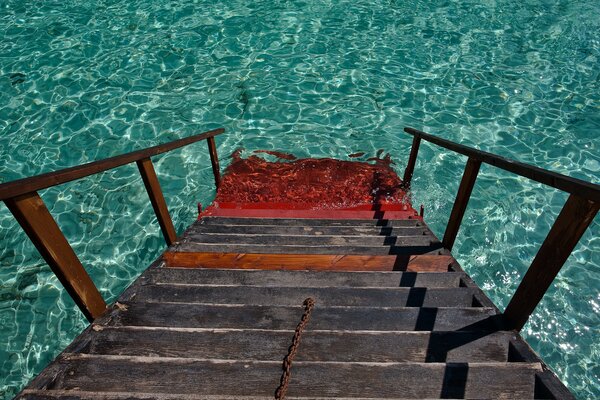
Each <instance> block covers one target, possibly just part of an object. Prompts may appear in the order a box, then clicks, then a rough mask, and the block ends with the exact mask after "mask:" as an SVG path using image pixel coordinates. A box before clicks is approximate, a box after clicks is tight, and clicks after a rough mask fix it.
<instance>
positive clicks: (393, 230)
mask: <svg viewBox="0 0 600 400" xmlns="http://www.w3.org/2000/svg"><path fill="white" fill-rule="evenodd" d="M192 229H193V230H192ZM190 230H191V231H193V232H194V233H197V234H206V233H220V234H227V235H230V234H231V235H233V234H243V235H281V236H284V235H305V236H306V235H309V236H315V235H318V236H323V235H335V236H338V235H342V236H420V235H423V234H424V233H425V234H428V233H429V230H428V229H427V228H425V227H423V226H410V227H392V226H318V225H314V226H310V225H306V226H282V225H252V224H250V225H217V224H194V225H193V228H191V229H190Z"/></svg>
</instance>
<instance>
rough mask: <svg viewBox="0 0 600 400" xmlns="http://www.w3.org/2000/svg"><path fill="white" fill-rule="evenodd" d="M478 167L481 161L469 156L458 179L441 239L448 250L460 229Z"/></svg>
mask: <svg viewBox="0 0 600 400" xmlns="http://www.w3.org/2000/svg"><path fill="white" fill-rule="evenodd" d="M479 167H481V161H479V160H476V159H473V158H469V160H468V161H467V165H466V167H465V172H464V173H463V176H462V180H461V181H460V186H459V187H458V193H457V194H456V199H455V200H454V205H453V206H452V212H451V213H450V220H449V221H448V226H446V232H444V239H443V240H442V243H443V244H444V247H445V248H446V249H448V250H452V246H454V241H455V240H456V236H457V235H458V230H459V229H460V223H461V222H462V219H463V216H464V215H465V211H466V210H467V205H468V204H469V199H470V198H471V192H472V191H473V187H474V186H475V181H476V180H477V174H478V173H479Z"/></svg>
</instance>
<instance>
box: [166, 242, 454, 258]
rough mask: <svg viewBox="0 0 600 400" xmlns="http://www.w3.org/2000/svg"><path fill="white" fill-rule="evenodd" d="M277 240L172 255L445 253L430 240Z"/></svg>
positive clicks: (196, 247) (189, 247)
mask: <svg viewBox="0 0 600 400" xmlns="http://www.w3.org/2000/svg"><path fill="white" fill-rule="evenodd" d="M279 241H281V242H284V240H274V241H271V242H270V244H265V245H257V244H221V243H185V242H184V243H178V244H175V245H173V246H171V248H170V249H171V251H178V252H192V253H207V252H209V253H210V252H212V253H252V254H329V255H342V254H343V255H421V254H431V255H437V254H441V253H442V250H443V248H442V244H441V243H440V242H436V243H433V242H432V241H431V240H430V239H427V238H425V239H424V240H414V241H413V240H410V241H403V242H401V243H397V244H396V245H395V246H352V245H348V246H344V245H331V244H323V245H300V244H298V245H288V244H279V243H278V242H279Z"/></svg>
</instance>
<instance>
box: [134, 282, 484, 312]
mask: <svg viewBox="0 0 600 400" xmlns="http://www.w3.org/2000/svg"><path fill="white" fill-rule="evenodd" d="M474 291H475V289H469V288H465V287H461V288H435V289H434V288H338V287H314V288H311V287H273V286H271V287H261V286H206V285H203V286H199V285H185V284H183V285H182V284H179V285H168V284H159V285H142V286H140V288H139V289H138V290H137V292H136V293H132V294H131V297H130V298H122V300H123V301H131V300H134V299H143V301H146V302H153V303H162V302H171V303H178V302H181V303H194V304H247V305H277V306H295V305H298V304H302V302H303V301H304V299H306V298H308V297H312V298H313V299H314V300H315V301H316V302H318V303H319V305H321V306H325V307H327V306H361V307H472V306H473V303H474V297H473V294H474Z"/></svg>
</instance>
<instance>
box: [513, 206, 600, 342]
mask: <svg viewBox="0 0 600 400" xmlns="http://www.w3.org/2000/svg"><path fill="white" fill-rule="evenodd" d="M598 209H600V202H594V201H591V200H587V199H584V198H581V197H579V196H576V195H574V194H571V195H570V196H569V198H568V199H567V202H566V203H565V205H564V206H563V208H562V210H561V212H560V214H559V215H558V218H557V219H556V221H555V222H554V225H552V228H550V232H549V233H548V236H546V239H545V240H544V243H542V246H541V247H540V250H539V251H538V253H537V255H536V256H535V258H534V260H533V262H532V263H531V266H530V267H529V269H528V270H527V273H526V274H525V276H524V277H523V280H522V281H521V283H520V284H519V287H518V288H517V290H516V291H515V294H514V296H513V297H512V299H511V300H510V302H509V303H508V306H507V307H506V310H505V311H504V318H505V321H506V323H507V325H508V328H509V329H516V330H518V331H520V330H521V329H522V328H523V326H524V325H525V323H526V322H527V320H528V319H529V316H530V315H531V313H533V311H534V310H535V308H536V307H537V305H538V303H539V302H540V300H541V299H542V297H544V294H545V293H546V290H548V288H549V287H550V285H551V284H552V281H553V280H554V278H555V277H556V275H558V272H559V271H560V270H561V268H562V266H563V265H564V263H565V262H566V261H567V258H568V257H569V255H570V254H571V252H572V251H573V249H574V248H575V246H576V245H577V242H579V239H581V236H582V235H583V233H584V232H585V230H586V229H587V227H588V226H589V225H590V224H591V223H592V221H593V220H594V217H595V216H596V213H598Z"/></svg>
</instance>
